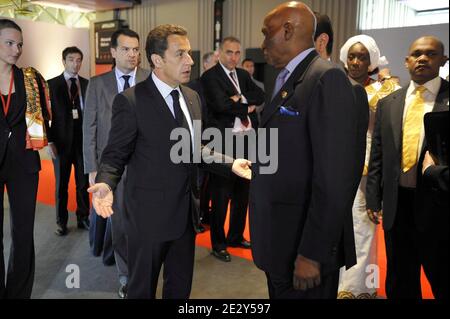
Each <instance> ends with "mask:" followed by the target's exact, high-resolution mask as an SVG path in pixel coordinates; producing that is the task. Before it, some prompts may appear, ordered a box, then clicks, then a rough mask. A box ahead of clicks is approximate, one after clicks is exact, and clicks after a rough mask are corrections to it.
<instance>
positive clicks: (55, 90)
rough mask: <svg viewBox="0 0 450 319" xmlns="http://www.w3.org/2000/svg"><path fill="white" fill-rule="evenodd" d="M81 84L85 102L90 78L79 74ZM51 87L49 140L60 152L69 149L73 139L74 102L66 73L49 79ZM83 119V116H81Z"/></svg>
mask: <svg viewBox="0 0 450 319" xmlns="http://www.w3.org/2000/svg"><path fill="white" fill-rule="evenodd" d="M78 78H79V80H80V86H81V96H82V99H83V102H84V101H85V97H86V88H87V85H88V82H89V81H88V80H86V79H85V78H83V77H81V76H78ZM48 86H49V89H50V99H51V103H52V115H53V116H52V126H51V128H50V130H51V140H50V141H49V142H53V143H55V146H56V149H57V151H58V153H61V154H62V153H64V152H65V151H69V150H70V147H71V146H72V140H73V116H72V102H71V101H70V97H69V89H68V86H67V82H66V79H65V78H64V73H63V74H61V75H59V76H57V77H55V78H53V79H50V80H48ZM80 120H81V118H80Z"/></svg>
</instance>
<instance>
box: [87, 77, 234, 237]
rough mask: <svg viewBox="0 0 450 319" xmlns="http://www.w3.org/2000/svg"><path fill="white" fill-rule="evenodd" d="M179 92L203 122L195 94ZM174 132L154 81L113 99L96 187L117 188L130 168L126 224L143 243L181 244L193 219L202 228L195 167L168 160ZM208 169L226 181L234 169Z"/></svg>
mask: <svg viewBox="0 0 450 319" xmlns="http://www.w3.org/2000/svg"><path fill="white" fill-rule="evenodd" d="M181 90H182V92H183V96H184V99H185V101H186V104H187V106H188V109H189V112H190V115H191V118H192V120H193V121H194V120H197V121H201V110H200V99H199V97H198V95H197V93H195V92H194V91H193V90H191V89H189V88H188V87H185V86H181ZM176 127H177V125H176V122H175V119H174V117H173V115H172V113H171V112H170V110H169V108H168V106H167V104H166V102H165V101H164V99H163V97H162V96H161V94H160V93H159V91H158V89H157V87H156V85H155V84H154V82H153V79H152V78H151V77H149V78H148V79H147V80H146V81H144V82H141V83H138V84H136V86H135V87H132V88H130V89H128V90H126V91H124V92H123V93H121V94H118V95H117V96H116V98H115V100H114V103H113V115H112V122H111V130H110V135H109V139H108V144H107V146H106V148H105V150H104V151H103V155H102V158H101V163H100V169H99V172H98V174H97V177H96V182H105V183H107V184H108V185H110V186H111V187H112V188H113V189H115V187H116V185H117V184H118V182H119V181H120V178H121V176H122V172H123V170H124V168H125V166H127V178H126V181H125V195H124V196H125V205H126V210H125V214H126V216H125V220H126V221H127V223H128V231H132V232H133V235H134V236H138V237H137V238H142V240H148V241H152V242H155V241H157V242H163V241H170V240H174V239H177V238H179V237H181V235H182V234H183V233H184V231H185V230H186V222H187V221H188V218H190V217H192V221H193V223H194V227H197V226H198V222H199V221H198V220H199V219H198V216H199V210H198V204H199V192H198V185H197V184H198V178H197V174H198V170H197V165H196V164H189V163H187V164H183V163H180V164H175V163H173V162H172V161H171V158H170V151H171V148H172V147H173V146H174V145H175V144H176V143H177V141H171V140H170V134H171V131H172V130H173V129H175V128H176ZM210 168H212V169H214V168H215V169H216V173H219V174H221V175H225V176H227V175H229V174H230V172H231V169H230V168H231V165H220V164H217V165H214V164H212V165H210ZM189 212H191V213H192V215H191V216H189Z"/></svg>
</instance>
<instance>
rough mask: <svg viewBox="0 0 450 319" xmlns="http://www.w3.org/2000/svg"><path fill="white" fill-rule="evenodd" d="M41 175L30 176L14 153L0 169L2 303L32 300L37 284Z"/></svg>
mask: <svg viewBox="0 0 450 319" xmlns="http://www.w3.org/2000/svg"><path fill="white" fill-rule="evenodd" d="M38 181H39V174H38V173H37V172H36V173H31V174H30V173H27V172H26V171H25V170H24V168H23V167H22V166H21V164H19V162H18V159H17V158H15V157H14V154H13V153H12V152H10V150H7V151H6V154H5V158H4V160H3V163H2V166H1V167H0V187H1V189H2V195H1V197H0V206H1V207H0V208H1V210H0V299H2V298H8V299H11V298H14V299H16V298H21V299H23V298H30V296H31V291H32V288H33V281H34V262H35V256H34V239H33V230H34V216H35V211H36V197H37V189H38ZM5 186H6V189H7V191H8V198H9V206H10V220H11V249H10V255H9V263H8V273H7V277H6V283H5V260H4V256H3V220H4V211H3V209H4V205H3V197H4V191H5Z"/></svg>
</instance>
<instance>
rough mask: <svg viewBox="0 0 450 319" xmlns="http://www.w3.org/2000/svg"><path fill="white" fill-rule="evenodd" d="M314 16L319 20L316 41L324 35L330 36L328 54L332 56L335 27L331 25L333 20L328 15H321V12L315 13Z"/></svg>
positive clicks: (315, 35)
mask: <svg viewBox="0 0 450 319" xmlns="http://www.w3.org/2000/svg"><path fill="white" fill-rule="evenodd" d="M314 14H315V16H316V19H317V26H316V33H315V34H314V41H316V40H317V38H318V37H319V36H320V35H321V34H322V33H325V34H326V35H328V38H329V40H328V44H327V54H328V55H331V53H332V52H333V25H332V24H331V19H330V17H329V16H327V15H326V14H320V13H319V12H314Z"/></svg>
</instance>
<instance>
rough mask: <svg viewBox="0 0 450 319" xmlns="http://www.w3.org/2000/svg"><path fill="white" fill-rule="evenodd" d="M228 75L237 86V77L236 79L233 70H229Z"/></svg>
mask: <svg viewBox="0 0 450 319" xmlns="http://www.w3.org/2000/svg"><path fill="white" fill-rule="evenodd" d="M230 77H231V79H232V80H233V82H234V84H235V85H236V86H238V82H237V79H236V74H234V71H231V72H230Z"/></svg>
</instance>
